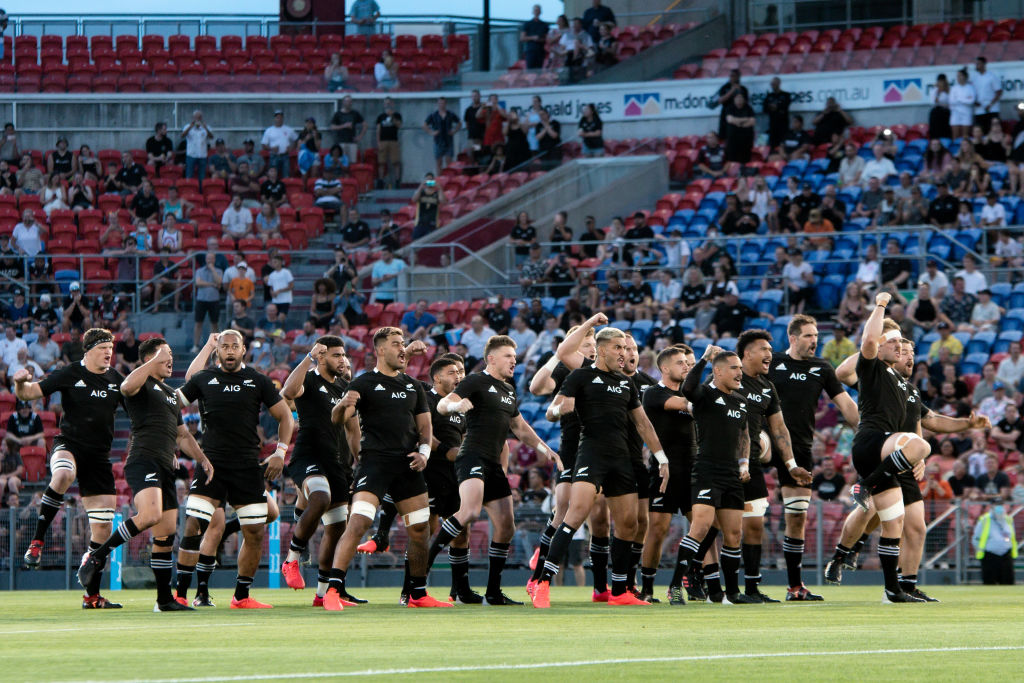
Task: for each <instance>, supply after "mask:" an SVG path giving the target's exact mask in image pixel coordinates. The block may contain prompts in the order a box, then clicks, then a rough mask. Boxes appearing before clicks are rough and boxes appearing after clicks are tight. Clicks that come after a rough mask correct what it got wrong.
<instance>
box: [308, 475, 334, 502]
mask: <svg viewBox="0 0 1024 683" xmlns="http://www.w3.org/2000/svg"><path fill="white" fill-rule="evenodd" d="M302 489H303V491H302V492H303V493H305V494H306V499H307V500H308V499H309V497H310V496H311V495H313V494H314V493H316V492H320V493H326V494H327V495H328V496H329V495H331V485H330V484H328V483H327V477H307V478H306V481H304V482H302Z"/></svg>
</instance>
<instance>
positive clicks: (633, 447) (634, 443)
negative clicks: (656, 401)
mask: <svg viewBox="0 0 1024 683" xmlns="http://www.w3.org/2000/svg"><path fill="white" fill-rule="evenodd" d="M629 380H630V381H631V382H632V383H633V386H635V387H636V393H637V395H638V396H639V397H640V405H641V406H642V405H643V399H644V393H645V392H646V391H647V390H648V389H650V388H651V387H653V386H654V385H656V384H657V383H658V381H657V380H656V379H654V378H653V377H651V376H650V375H648V374H647V373H646V372H643V371H642V370H637V371H636V372H635V373H633V374H632V375H631V376H630V377H629ZM627 429H628V430H629V433H628V435H629V457H630V459H632V460H633V461H634V462H642V461H643V457H644V440H643V437H641V436H640V432H639V431H637V428H636V425H635V424H633V421H632V420H630V421H629V425H628V426H627Z"/></svg>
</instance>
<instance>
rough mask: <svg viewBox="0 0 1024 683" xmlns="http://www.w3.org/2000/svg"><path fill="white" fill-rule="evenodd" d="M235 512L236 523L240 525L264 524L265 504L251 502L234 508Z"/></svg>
mask: <svg viewBox="0 0 1024 683" xmlns="http://www.w3.org/2000/svg"><path fill="white" fill-rule="evenodd" d="M235 514H236V515H238V523H239V524H241V525H242V526H251V525H253V524H266V523H267V504H266V503H253V504H252V505H243V506H241V507H237V508H235Z"/></svg>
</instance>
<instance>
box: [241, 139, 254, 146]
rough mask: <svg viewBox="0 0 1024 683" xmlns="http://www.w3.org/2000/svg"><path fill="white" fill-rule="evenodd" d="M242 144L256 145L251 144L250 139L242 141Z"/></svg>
mask: <svg viewBox="0 0 1024 683" xmlns="http://www.w3.org/2000/svg"><path fill="white" fill-rule="evenodd" d="M242 144H243V145H255V144H256V143H255V142H253V140H252V138H246V139H244V140H242Z"/></svg>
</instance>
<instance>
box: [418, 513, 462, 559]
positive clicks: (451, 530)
mask: <svg viewBox="0 0 1024 683" xmlns="http://www.w3.org/2000/svg"><path fill="white" fill-rule="evenodd" d="M462 529H463V526H462V523H461V522H459V520H457V519H456V518H455V516H454V515H453V516H451V517H449V518H448V519H446V520H444V521H443V522H441V528H440V529H438V530H437V536H435V537H434V540H433V542H432V543H431V544H430V554H429V555H428V556H427V569H428V570H429V569H430V568H431V567H433V566H434V560H436V559H437V556H438V555H439V554H440V553H441V551H442V550H443V549H444V547H445V546H446V545H448V544H449V543H451V542H452V541H453V540H455V537H456V536H458V535H459V534H461V533H462Z"/></svg>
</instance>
